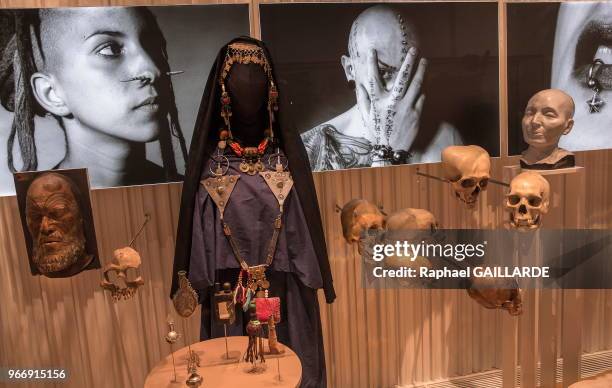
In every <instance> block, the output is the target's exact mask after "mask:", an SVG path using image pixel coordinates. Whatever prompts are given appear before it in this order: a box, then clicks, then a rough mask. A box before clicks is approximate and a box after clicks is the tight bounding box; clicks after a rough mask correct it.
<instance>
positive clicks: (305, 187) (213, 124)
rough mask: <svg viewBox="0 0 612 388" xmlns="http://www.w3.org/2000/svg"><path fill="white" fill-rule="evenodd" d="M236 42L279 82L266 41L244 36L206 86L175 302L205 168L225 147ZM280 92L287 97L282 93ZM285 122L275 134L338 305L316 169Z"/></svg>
mask: <svg viewBox="0 0 612 388" xmlns="http://www.w3.org/2000/svg"><path fill="white" fill-rule="evenodd" d="M236 42H245V43H250V44H254V45H257V46H259V47H261V48H262V49H263V50H264V52H265V54H266V57H267V59H268V62H269V63H270V66H271V67H272V76H273V77H274V64H273V62H272V59H271V57H270V53H269V52H268V50H267V48H266V47H265V45H264V43H263V42H261V41H260V40H257V39H253V38H250V37H247V36H241V37H239V38H236V39H234V40H232V41H231V42H229V43H227V44H226V45H224V46H223V47H222V48H221V50H219V53H218V54H217V58H216V60H215V62H214V64H213V67H212V69H211V72H210V74H209V76H208V81H207V82H206V88H205V90H204V95H203V96H202V100H201V102H200V108H199V111H198V116H197V119H196V124H195V128H194V133H193V138H192V140H191V147H190V150H189V156H188V163H187V168H186V171H185V180H184V183H183V192H182V197H181V208H180V212H179V222H178V229H177V236H176V250H175V254H174V269H173V274H172V288H171V296H172V295H174V292H175V291H176V289H177V288H178V276H177V272H178V271H181V270H184V271H188V270H189V262H190V259H191V244H192V232H193V212H194V207H195V199H196V194H197V192H198V188H199V184H200V177H201V175H202V169H203V168H206V166H203V163H204V162H205V161H206V160H208V159H209V157H210V155H211V154H212V152H213V151H214V150H215V148H216V146H217V143H218V141H219V139H218V130H219V128H221V127H222V126H223V121H222V118H221V116H220V114H219V112H220V110H221V106H220V97H221V87H220V85H219V82H218V80H219V77H220V74H221V70H222V67H223V61H224V59H225V54H226V52H227V47H228V46H229V45H230V44H232V43H236ZM275 84H276V85H278V83H276V82H275ZM279 92H280V93H282V90H280V91H279ZM279 111H280V112H282V106H280V107H279ZM279 122H280V120H279V118H278V113H277V114H276V120H275V122H274V134H275V136H276V138H277V139H278V140H279V142H280V146H281V148H282V149H283V150H284V152H285V155H286V156H287V159H288V160H289V169H290V171H291V175H292V177H293V180H294V187H295V189H296V191H297V194H298V197H299V200H300V204H301V206H302V209H303V211H304V217H305V219H306V221H307V223H308V225H309V230H310V237H311V239H312V242H313V245H314V251H315V253H316V255H317V259H318V262H319V268H320V271H321V277H322V279H323V290H324V293H325V300H326V301H327V303H332V302H333V301H334V299H335V298H336V294H335V291H334V286H333V281H332V275H331V270H330V266H329V260H328V257H327V247H326V244H325V236H324V234H323V225H322V222H321V215H320V213H319V204H318V202H317V195H316V192H315V187H314V181H313V179H312V171H311V169H310V163H309V161H308V156H307V155H306V149H305V148H304V144H303V143H302V140H301V138H300V135H299V133H296V132H294V131H290V130H286V129H283V128H280V126H279V125H278V123H279Z"/></svg>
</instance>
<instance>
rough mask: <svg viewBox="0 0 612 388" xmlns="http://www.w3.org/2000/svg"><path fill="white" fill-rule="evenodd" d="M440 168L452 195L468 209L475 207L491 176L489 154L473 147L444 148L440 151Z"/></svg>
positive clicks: (480, 148)
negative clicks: (448, 183)
mask: <svg viewBox="0 0 612 388" xmlns="http://www.w3.org/2000/svg"><path fill="white" fill-rule="evenodd" d="M442 168H443V169H444V175H445V177H446V179H447V180H448V181H449V182H450V184H451V190H452V193H453V195H454V196H455V197H456V198H457V199H458V200H460V201H461V202H463V203H464V204H465V206H466V207H467V208H468V209H471V208H473V207H474V206H476V201H478V196H479V195H480V193H481V192H482V191H483V190H486V189H487V184H488V183H489V178H490V176H491V162H490V160H489V153H488V152H487V151H485V150H484V149H483V148H482V147H479V146H475V145H468V146H450V147H446V148H445V149H444V150H443V151H442Z"/></svg>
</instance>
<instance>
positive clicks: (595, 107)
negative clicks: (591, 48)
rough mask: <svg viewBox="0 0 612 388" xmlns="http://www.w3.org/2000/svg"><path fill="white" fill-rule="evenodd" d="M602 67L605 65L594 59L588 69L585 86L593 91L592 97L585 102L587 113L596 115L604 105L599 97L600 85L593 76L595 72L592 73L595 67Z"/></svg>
mask: <svg viewBox="0 0 612 388" xmlns="http://www.w3.org/2000/svg"><path fill="white" fill-rule="evenodd" d="M602 65H605V63H604V62H603V61H602V60H601V59H599V58H595V60H594V61H593V63H591V66H590V67H589V74H588V76H587V86H588V87H589V88H591V90H593V96H592V97H591V99H589V100H587V102H586V103H587V105H588V106H589V113H598V112H599V111H600V110H601V108H602V107H603V106H604V105H605V103H606V102H605V101H604V100H602V99H601V98H600V97H599V93H601V85H600V84H599V80H598V79H597V76H596V74H594V73H596V71H594V69H595V66H597V67H599V66H602Z"/></svg>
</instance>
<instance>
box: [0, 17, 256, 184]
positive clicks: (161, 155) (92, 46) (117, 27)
mask: <svg viewBox="0 0 612 388" xmlns="http://www.w3.org/2000/svg"><path fill="white" fill-rule="evenodd" d="M228 7H232V6H201V7H195V9H194V7H189V9H187V7H153V8H148V7H79V8H49V9H33V10H15V11H8V12H7V13H6V14H4V15H3V19H2V27H3V28H2V42H1V43H2V44H3V47H4V49H3V52H2V61H1V63H0V102H1V103H2V106H3V107H4V109H5V112H2V113H1V114H0V128H2V129H1V130H0V142H2V144H3V147H2V151H0V158H1V160H2V165H0V171H1V172H0V175H2V176H4V175H8V174H10V173H11V172H15V171H35V170H46V169H67V168H83V167H85V168H87V169H88V174H89V179H90V183H91V186H92V187H114V186H125V185H138V184H148V183H161V182H173V181H177V180H180V178H181V175H182V173H183V172H184V165H185V158H186V153H187V147H188V141H189V140H190V138H191V133H185V131H184V130H183V129H182V128H188V132H191V130H192V126H193V122H194V121H195V114H196V113H197V112H195V104H196V103H195V102H194V104H193V105H194V107H191V106H186V107H179V106H177V100H178V99H179V98H177V93H182V96H181V97H180V100H181V101H186V102H189V101H190V100H193V101H196V100H199V98H200V96H201V93H202V90H203V85H204V82H205V81H206V80H205V79H204V75H203V74H205V73H206V72H207V71H208V67H209V65H208V62H209V60H208V59H207V58H208V56H209V55H207V54H209V53H212V52H214V51H215V50H216V48H217V46H218V43H217V40H219V41H224V40H226V39H227V37H228V36H235V35H236V34H241V33H248V28H249V27H248V12H245V15H242V13H243V12H235V11H236V9H235V8H234V9H232V10H231V12H228V11H230V10H228V9H227V8H228ZM240 8H244V7H240ZM247 11H248V10H247ZM188 13H189V14H190V16H189V17H185V18H183V21H184V22H185V24H186V25H187V28H182V29H181V28H179V26H177V23H178V22H179V21H180V20H181V18H180V17H178V16H180V14H183V15H186V14H188ZM198 15H199V18H197V17H196V16H198ZM224 15H225V17H223V16H224ZM198 19H199V20H198ZM214 19H217V20H219V21H217V22H216V24H217V25H219V24H220V23H221V19H225V20H226V21H227V20H228V19H232V20H233V21H232V22H231V23H226V27H225V28H221V29H216V31H220V32H217V33H216V36H211V35H208V36H206V38H202V37H201V36H200V32H201V31H198V30H201V29H202V28H203V27H200V26H201V25H204V26H206V25H208V26H209V28H210V27H217V26H214V25H211V23H208V24H207V22H210V21H211V20H214ZM162 25H163V26H164V28H165V31H164V29H163V28H162V27H161V26H162ZM204 28H205V29H207V28H206V27H204ZM181 34H182V36H181ZM169 38H171V39H172V42H173V44H174V45H175V46H174V47H173V48H171V47H169V46H170V43H169V40H168V39H169ZM189 44H191V45H193V47H187V45H189ZM170 52H172V53H173V54H174V55H175V58H176V60H175V61H174V62H173V61H172V60H171V59H170V56H169V53H170ZM193 52H195V53H197V54H196V55H195V57H194V54H193ZM207 65H208V66H207ZM176 66H180V68H179V67H176ZM181 77H182V78H183V79H184V81H187V82H186V83H185V82H182V83H180V84H181V85H184V86H185V87H183V88H182V89H181V91H180V92H177V90H178V89H176V86H175V84H176V80H177V79H180V78H181ZM190 84H191V85H196V86H195V87H191V86H187V85H190ZM200 84H201V85H200ZM197 86H201V87H200V88H199V87H197ZM182 110H185V112H186V114H187V116H186V115H185V114H183V115H182V116H181V114H180V113H179V112H180V111H182ZM1 181H2V182H6V183H7V184H8V182H10V179H2V180H1ZM13 190H14V189H13V188H12V187H0V193H2V194H10V193H11V192H12V191H13Z"/></svg>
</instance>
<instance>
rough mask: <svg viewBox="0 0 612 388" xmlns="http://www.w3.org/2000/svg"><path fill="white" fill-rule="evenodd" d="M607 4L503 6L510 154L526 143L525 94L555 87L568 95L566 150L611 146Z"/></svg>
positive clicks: (611, 51)
mask: <svg viewBox="0 0 612 388" xmlns="http://www.w3.org/2000/svg"><path fill="white" fill-rule="evenodd" d="M611 24H612V3H610V2H563V3H545V4H533V3H531V4H508V104H509V109H508V111H509V117H508V122H509V134H508V139H509V154H511V155H516V154H520V153H521V152H522V151H523V150H524V149H525V148H527V145H526V144H525V142H524V141H523V135H522V133H521V117H522V116H523V111H524V110H525V107H526V106H527V104H528V101H529V99H530V97H531V96H532V95H534V94H536V93H537V92H538V91H541V90H544V89H560V90H561V91H563V92H565V93H566V94H567V95H569V96H570V97H571V98H572V99H573V103H574V114H573V125H572V127H571V129H570V130H569V131H566V132H567V133H565V134H564V135H563V136H561V137H560V139H559V147H562V148H563V149H566V150H569V151H586V150H596V149H606V148H612V132H610V123H612V94H611V93H610V90H612V29H611V28H610V25H611Z"/></svg>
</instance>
